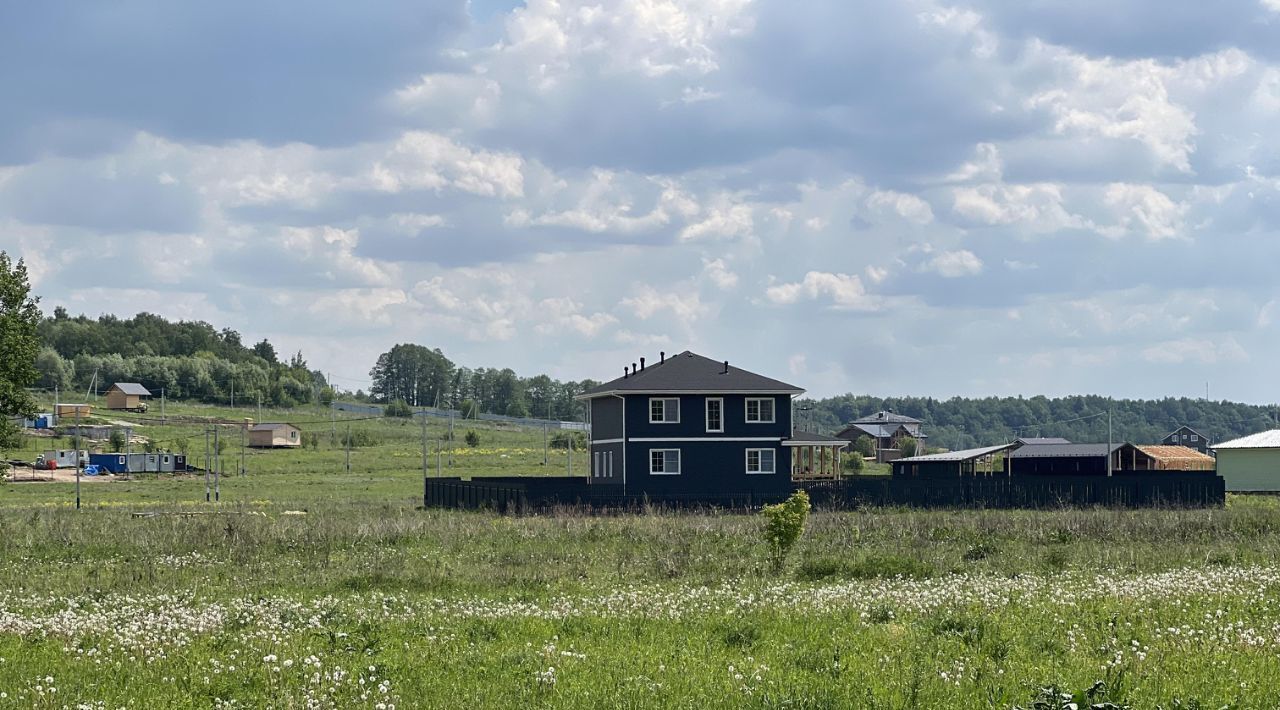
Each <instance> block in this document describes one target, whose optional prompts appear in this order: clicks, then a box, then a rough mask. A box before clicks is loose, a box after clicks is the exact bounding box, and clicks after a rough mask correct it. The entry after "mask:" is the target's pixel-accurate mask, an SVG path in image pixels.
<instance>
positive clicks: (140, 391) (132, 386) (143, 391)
mask: <svg viewBox="0 0 1280 710" xmlns="http://www.w3.org/2000/svg"><path fill="white" fill-rule="evenodd" d="M111 389H117V390H120V391H121V392H124V393H125V394H136V395H138V396H141V397H150V396H151V393H150V392H148V391H147V388H146V387H143V386H142V385H140V384H138V383H137V382H117V383H115V384H114V385H111Z"/></svg>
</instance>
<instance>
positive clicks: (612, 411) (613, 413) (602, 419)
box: [591, 397, 622, 439]
mask: <svg viewBox="0 0 1280 710" xmlns="http://www.w3.org/2000/svg"><path fill="white" fill-rule="evenodd" d="M591 438H592V439H620V438H622V400H620V399H618V398H617V397H596V398H595V399H593V400H591Z"/></svg>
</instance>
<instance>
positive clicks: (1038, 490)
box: [424, 471, 1226, 513]
mask: <svg viewBox="0 0 1280 710" xmlns="http://www.w3.org/2000/svg"><path fill="white" fill-rule="evenodd" d="M797 487H800V488H803V489H805V490H806V491H808V493H809V496H810V498H811V499H812V500H813V503H814V505H817V506H821V507H830V508H849V507H856V506H865V505H872V506H874V505H904V506H912V507H921V508H1056V507H1062V506H1076V507H1089V506H1107V507H1123V508H1138V507H1153V506H1174V507H1203V506H1216V505H1222V504H1223V502H1224V501H1225V500H1226V484H1225V482H1224V481H1223V479H1222V477H1221V476H1219V475H1217V474H1216V473H1214V472H1212V471H1188V472H1145V471H1144V472H1138V473H1118V474H1116V475H1114V476H1111V477H1109V478H1108V477H1103V476H1014V477H1005V476H993V477H964V478H945V479H944V478H910V477H905V476H853V477H849V478H845V479H843V480H840V481H810V482H805V483H800V484H797ZM781 497H782V496H778V497H761V496H759V495H755V496H753V495H750V494H730V493H724V494H715V495H712V494H705V493H703V494H690V495H663V496H661V497H658V496H646V495H637V494H629V495H623V494H622V493H621V490H620V489H619V488H618V487H616V486H601V485H590V484H588V483H587V482H586V479H584V478H557V477H548V478H533V477H519V476H506V477H501V478H496V477H495V478H475V479H471V480H463V479H461V478H432V479H428V480H427V483H426V488H425V491H424V503H425V504H426V505H427V506H429V507H441V508H463V509H488V510H496V511H499V512H506V513H521V512H530V511H535V510H545V509H548V508H554V507H560V506H581V507H587V508H610V509H642V508H645V507H649V506H662V507H675V508H692V507H718V508H730V509H732V508H752V507H758V506H760V505H764V504H767V503H774V502H777V501H778V500H779V499H780V498H781Z"/></svg>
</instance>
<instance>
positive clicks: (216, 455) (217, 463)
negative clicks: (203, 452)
mask: <svg viewBox="0 0 1280 710" xmlns="http://www.w3.org/2000/svg"><path fill="white" fill-rule="evenodd" d="M220 433H221V430H220V429H218V428H217V427H214V429H213V461H214V464H213V502H215V503H217V502H218V478H219V475H220V473H221V471H222V451H221V450H220V448H219V446H218V441H219V439H218V435H219V434H220Z"/></svg>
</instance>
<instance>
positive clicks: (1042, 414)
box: [796, 394, 1277, 450]
mask: <svg viewBox="0 0 1280 710" xmlns="http://www.w3.org/2000/svg"><path fill="white" fill-rule="evenodd" d="M796 410H797V411H796V424H797V426H800V427H804V428H806V429H814V430H816V431H819V432H826V433H835V432H836V431H839V430H840V429H841V428H843V426H844V425H845V424H846V423H847V422H850V421H852V420H854V419H857V418H859V417H864V416H868V415H871V414H874V413H875V412H879V411H893V412H896V413H898V414H904V415H906V416H909V417H915V418H916V419H919V420H921V421H922V422H924V424H923V425H922V427H921V430H922V431H923V432H924V433H925V434H927V435H928V437H929V438H928V442H927V444H928V446H929V447H930V448H943V449H952V450H955V449H964V448H972V447H976V446H986V445H990V444H998V443H1003V442H1007V441H1010V440H1012V439H1014V438H1017V437H1030V436H1060V437H1063V438H1066V439H1069V440H1071V441H1074V442H1077V443H1088V442H1104V441H1107V420H1108V416H1107V415H1108V412H1110V420H1111V437H1112V438H1113V440H1115V441H1130V442H1133V443H1138V444H1151V443H1157V442H1159V441H1160V440H1161V439H1162V438H1164V436H1165V435H1166V434H1168V433H1169V432H1171V431H1173V430H1174V429H1177V428H1178V427H1180V426H1183V425H1186V426H1190V427H1191V428H1193V429H1195V430H1197V431H1199V432H1200V433H1201V434H1202V435H1204V436H1206V437H1208V439H1209V441H1213V442H1221V441H1227V440H1230V439H1234V438H1236V437H1240V436H1244V435H1246V434H1252V433H1254V432H1258V431H1263V430H1266V429H1272V428H1275V427H1276V426H1277V425H1276V408H1275V407H1273V406H1259V405H1251V404H1240V403H1237V402H1224V401H1209V400H1201V399H1189V398H1185V397H1183V398H1177V399H1174V398H1165V399H1145V400H1144V399H1138V400H1133V399H1110V398H1107V397H1102V396H1098V395H1076V396H1071V397H1058V398H1052V399H1051V398H1048V397H1043V396H1035V397H983V398H977V399H974V398H965V397H953V398H951V399H947V400H939V399H934V398H932V397H890V398H885V397H873V396H870V395H854V394H846V395H841V396H839V397H831V398H827V399H818V400H813V399H802V400H799V401H797V402H796Z"/></svg>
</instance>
